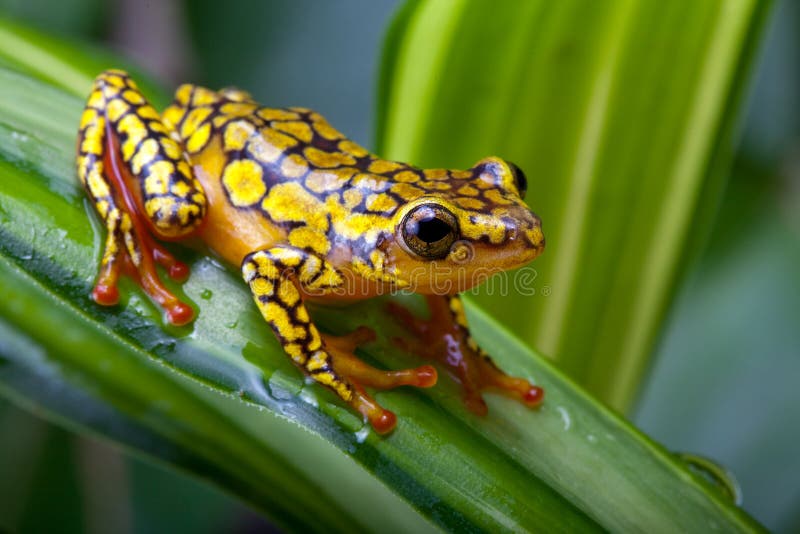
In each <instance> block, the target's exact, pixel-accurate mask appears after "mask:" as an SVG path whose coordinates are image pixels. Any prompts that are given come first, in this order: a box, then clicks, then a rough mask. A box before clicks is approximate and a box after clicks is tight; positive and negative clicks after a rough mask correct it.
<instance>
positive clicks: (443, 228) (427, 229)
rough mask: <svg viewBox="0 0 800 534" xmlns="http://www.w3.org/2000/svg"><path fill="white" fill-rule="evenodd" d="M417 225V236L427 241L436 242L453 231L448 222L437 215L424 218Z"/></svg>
mask: <svg viewBox="0 0 800 534" xmlns="http://www.w3.org/2000/svg"><path fill="white" fill-rule="evenodd" d="M417 225H418V226H417V237H418V238H420V239H421V240H423V241H424V242H426V243H435V242H437V241H439V240H440V239H444V238H445V237H447V235H448V234H449V233H450V232H452V228H450V226H449V225H448V224H447V223H446V222H444V221H442V220H441V219H437V218H436V217H428V218H427V219H422V220H421V221H419V222H418V223H417Z"/></svg>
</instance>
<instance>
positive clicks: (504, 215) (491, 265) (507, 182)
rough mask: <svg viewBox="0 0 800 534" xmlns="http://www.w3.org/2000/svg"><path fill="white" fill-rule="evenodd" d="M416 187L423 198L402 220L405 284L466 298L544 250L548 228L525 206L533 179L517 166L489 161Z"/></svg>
mask: <svg viewBox="0 0 800 534" xmlns="http://www.w3.org/2000/svg"><path fill="white" fill-rule="evenodd" d="M426 174H428V173H426ZM443 181H444V182H445V183H446V184H447V186H446V187H445V186H444V183H442V182H443ZM426 184H427V187H426ZM416 185H417V186H419V187H420V188H421V189H422V190H423V193H422V194H421V195H419V196H418V197H417V198H414V199H413V200H410V201H409V202H407V203H406V204H405V205H404V206H402V207H401V208H400V209H398V210H397V212H396V213H395V214H394V223H395V224H394V242H395V244H396V246H395V247H392V248H394V249H395V250H393V254H392V256H393V257H394V258H393V259H394V264H395V266H396V267H397V268H398V274H399V277H400V278H401V279H402V281H403V282H404V283H407V284H408V285H410V286H411V287H412V288H413V289H414V290H415V291H418V292H421V293H431V292H440V291H442V290H444V291H445V292H447V293H455V292H458V291H464V290H465V289H468V288H470V287H472V286H474V285H476V284H478V283H480V282H482V281H485V280H486V278H487V277H488V275H490V274H493V273H496V272H499V271H505V270H508V269H513V268H515V267H520V266H522V265H524V264H526V263H528V262H529V261H531V260H533V259H534V258H536V257H537V256H538V255H539V254H541V252H542V250H544V234H543V233H542V228H541V221H540V220H539V217H537V216H536V214H534V213H533V212H532V211H531V210H530V208H528V206H527V205H526V204H525V202H524V201H523V198H524V197H525V192H526V188H527V182H526V178H525V174H523V172H522V171H521V170H520V169H519V168H518V167H517V166H516V165H514V164H513V163H510V162H507V161H504V160H502V159H500V158H495V157H490V158H485V159H483V160H481V161H479V162H478V163H477V164H475V166H474V167H472V168H471V169H469V170H467V171H451V172H449V173H448V174H447V178H445V179H444V180H441V179H440V180H439V182H437V181H435V180H431V181H429V182H423V183H417V184H416Z"/></svg>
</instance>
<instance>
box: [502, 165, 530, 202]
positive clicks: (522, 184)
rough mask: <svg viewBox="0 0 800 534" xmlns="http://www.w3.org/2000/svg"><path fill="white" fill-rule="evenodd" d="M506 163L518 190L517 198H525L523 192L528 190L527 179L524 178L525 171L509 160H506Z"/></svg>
mask: <svg viewBox="0 0 800 534" xmlns="http://www.w3.org/2000/svg"><path fill="white" fill-rule="evenodd" d="M506 163H507V164H508V168H509V169H511V174H512V175H513V176H514V186H515V187H516V188H517V191H519V198H525V193H527V192H528V179H527V178H525V173H524V172H522V169H520V168H519V167H517V166H516V165H514V164H513V163H511V162H510V161H506Z"/></svg>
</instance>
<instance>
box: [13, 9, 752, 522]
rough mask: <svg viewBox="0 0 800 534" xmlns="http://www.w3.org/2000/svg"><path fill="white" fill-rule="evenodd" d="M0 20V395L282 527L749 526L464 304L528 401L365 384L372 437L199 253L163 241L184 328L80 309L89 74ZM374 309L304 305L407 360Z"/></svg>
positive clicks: (236, 280) (377, 352) (138, 297)
mask: <svg viewBox="0 0 800 534" xmlns="http://www.w3.org/2000/svg"><path fill="white" fill-rule="evenodd" d="M0 30H2V31H3V32H7V33H11V34H13V35H14V36H16V37H18V38H21V39H24V40H25V42H26V44H27V45H28V46H30V47H32V49H33V50H36V49H40V50H39V51H40V52H41V54H34V55H31V56H27V58H28V59H29V60H30V64H25V63H24V62H23V61H21V60H19V61H17V63H19V64H18V65H17V64H16V63H15V62H14V61H13V53H9V52H8V51H5V52H4V53H5V54H6V55H7V57H11V58H12V60H9V61H7V62H6V63H7V64H10V65H16V67H15V68H16V70H20V71H23V72H16V71H15V70H11V69H9V68H0V291H1V292H2V295H3V298H2V299H0V393H2V394H4V395H6V396H7V397H9V398H10V399H12V400H13V401H15V402H16V403H18V404H20V405H23V406H26V407H28V408H29V409H32V410H35V411H37V412H40V413H45V414H46V415H48V417H50V418H53V419H56V420H58V421H60V422H62V423H63V424H65V425H68V426H70V427H74V428H77V429H82V430H89V431H92V432H95V433H98V434H100V435H102V436H105V437H107V438H110V439H113V440H115V441H118V442H120V443H122V444H124V445H125V446H126V447H129V448H131V449H133V450H135V451H139V452H141V453H144V454H148V455H151V456H154V457H157V458H160V459H161V460H163V461H166V462H169V463H171V464H173V465H175V466H176V467H178V468H181V469H185V470H189V471H190V472H193V473H195V474H197V475H199V476H202V477H204V478H207V479H209V480H211V481H213V482H214V483H216V484H218V485H220V486H222V487H224V488H226V489H227V490H229V491H231V492H233V493H235V494H236V495H238V496H240V497H241V498H242V499H244V500H246V501H247V502H249V503H251V504H252V505H253V506H255V507H257V508H259V509H261V510H263V511H265V512H267V513H269V514H270V515H271V516H272V517H273V518H275V519H276V520H277V521H278V523H279V524H281V525H283V526H285V527H287V528H289V529H292V530H326V531H353V530H355V531H360V530H369V531H378V530H403V531H413V532H418V531H429V530H435V529H436V528H437V527H441V528H445V529H448V530H459V531H462V530H463V531H515V532H516V531H529V530H545V531H581V532H583V531H594V530H603V529H605V530H632V529H638V530H647V531H675V530H681V531H683V530H693V529H694V530H708V529H712V530H713V529H718V530H721V531H726V532H751V531H758V530H760V527H759V525H758V524H756V523H755V522H754V521H753V520H752V519H751V518H749V517H748V516H747V515H746V514H744V513H743V512H742V511H741V510H739V509H738V508H736V507H734V506H732V505H731V504H730V503H729V502H728V501H727V500H726V499H725V498H724V497H723V496H722V495H721V494H720V493H718V492H716V490H714V489H713V488H710V487H709V486H708V485H707V484H706V483H705V482H704V481H703V480H702V478H701V477H699V476H697V475H695V474H693V473H691V472H690V471H689V470H688V469H686V468H685V466H683V465H682V464H681V463H680V462H679V461H678V460H677V459H676V458H675V457H674V456H673V455H671V454H670V453H669V452H667V451H665V450H663V449H662V448H661V447H659V446H658V445H657V444H655V443H653V442H652V441H650V440H649V439H647V438H646V437H645V436H643V435H641V434H640V433H638V432H637V431H636V430H635V429H633V428H631V427H630V426H629V425H628V424H626V423H625V422H624V421H623V420H621V419H620V418H619V417H618V416H616V415H615V414H614V413H612V412H610V411H609V410H607V409H606V408H604V407H603V405H601V404H598V403H597V402H595V401H594V400H592V399H591V398H590V397H588V396H587V395H586V394H585V393H583V392H582V391H581V390H580V389H579V388H577V387H576V386H575V385H574V384H572V383H571V382H570V381H569V380H568V379H566V378H565V377H564V376H563V375H561V374H560V373H559V372H558V371H556V370H555V369H554V368H553V367H552V366H551V365H549V364H548V363H547V362H545V361H544V360H543V359H542V358H541V357H539V356H537V355H536V354H534V353H532V352H531V351H530V349H527V348H525V346H523V345H522V344H520V343H519V342H518V341H516V340H515V339H514V338H513V337H512V336H510V335H509V334H508V333H507V332H506V331H505V330H504V329H503V328H502V327H501V326H500V325H499V324H497V323H496V322H495V321H493V320H492V319H491V318H489V317H488V316H487V315H486V314H484V313H482V312H480V311H479V310H477V309H471V310H470V313H471V319H472V324H473V330H474V332H475V335H476V337H477V338H478V339H479V341H481V342H482V344H483V345H484V346H485V347H486V348H487V349H488V350H490V351H491V352H492V354H494V355H495V356H496V358H497V360H498V362H499V363H500V364H501V365H502V366H503V367H504V368H505V369H507V370H508V371H510V372H512V373H515V374H519V375H522V376H526V377H528V378H530V379H531V380H534V381H535V382H536V383H539V384H542V385H543V386H544V387H545V388H546V390H547V401H546V404H545V406H544V407H543V408H542V409H540V410H538V411H532V410H527V409H525V408H524V407H522V406H520V405H519V404H517V403H515V402H512V401H509V400H507V399H504V398H498V397H494V396H489V398H488V401H489V404H490V409H491V414H490V415H489V416H488V417H484V418H481V417H477V416H474V415H472V414H470V413H469V412H467V411H466V410H465V409H464V407H463V405H462V403H461V401H460V399H459V395H458V390H457V388H456V387H455V385H454V384H453V383H452V382H450V381H448V380H447V379H446V377H443V378H442V379H441V380H440V384H439V385H438V386H437V387H436V388H434V389H431V390H425V391H414V390H398V391H392V392H385V393H380V394H378V398H379V400H380V401H381V402H382V403H383V404H384V405H386V406H387V407H388V408H390V409H392V410H394V411H395V412H396V413H397V414H398V417H399V419H400V421H399V425H398V428H397V430H396V431H395V432H394V433H393V434H391V435H390V436H387V437H379V436H377V435H375V434H374V433H372V432H370V430H369V428H368V427H365V426H364V425H363V423H362V422H361V420H360V419H359V418H357V417H356V416H354V415H353V414H352V413H351V412H350V411H349V410H347V409H346V408H344V407H343V406H342V405H341V404H340V403H339V402H338V401H337V400H336V399H335V398H334V396H333V395H332V394H330V393H329V392H327V391H326V390H324V389H322V388H320V387H318V386H316V385H314V384H307V383H306V382H305V381H304V379H303V377H302V376H301V375H300V373H299V372H298V371H297V370H296V369H294V368H293V367H292V366H291V365H290V363H289V361H288V359H287V357H286V356H285V355H284V354H283V352H282V350H281V348H280V347H279V345H278V344H277V342H276V341H275V340H274V338H273V336H272V335H271V333H270V332H269V331H268V329H267V328H266V327H265V325H264V323H263V320H262V319H261V318H260V316H259V314H258V312H257V311H256V309H255V307H254V305H253V304H252V301H251V298H250V296H249V295H248V292H247V290H246V287H245V285H244V284H243V283H242V281H241V279H240V276H239V275H238V274H237V273H236V272H235V270H227V269H226V268H224V267H222V266H220V265H219V264H218V263H217V262H216V261H214V260H212V259H210V258H208V257H206V256H203V255H201V254H197V253H190V252H188V251H186V250H184V249H181V248H180V247H176V248H175V250H176V251H178V252H179V253H180V254H182V255H183V256H184V259H185V260H186V261H188V262H189V263H190V264H191V266H192V276H191V278H190V279H189V281H188V282H187V283H186V284H185V285H184V286H183V287H182V288H179V289H177V291H179V292H181V294H183V295H184V296H185V297H186V298H187V299H189V300H190V301H191V302H193V303H194V304H195V305H196V306H197V308H198V310H199V315H198V319H197V320H196V321H195V322H194V323H193V324H192V325H189V326H186V327H182V328H173V327H167V326H165V325H164V324H163V322H162V318H161V315H160V312H159V310H157V309H156V308H154V307H153V306H152V305H151V303H150V302H149V301H147V300H146V299H145V298H144V297H143V296H142V294H141V292H140V291H138V290H137V289H136V288H134V287H132V286H131V285H130V284H128V285H126V286H125V287H123V292H122V293H123V298H122V304H121V305H120V306H118V307H114V308H101V307H99V306H97V305H95V304H94V303H93V302H92V301H91V299H90V298H89V291H90V288H91V284H92V281H93V278H94V274H95V268H96V262H97V260H98V256H99V254H100V245H101V239H102V232H101V231H100V228H99V227H98V226H97V224H96V219H95V218H94V217H93V213H92V210H91V207H90V206H88V204H87V203H86V202H85V201H84V199H83V194H82V191H81V190H80V188H79V186H78V184H77V180H76V178H75V175H74V169H73V150H74V142H75V128H76V124H77V121H78V117H79V115H80V111H81V108H82V98H83V94H84V93H86V92H87V91H88V87H89V85H90V82H91V76H92V75H93V73H92V72H86V71H83V70H81V69H80V68H79V67H76V69H77V71H78V72H80V73H81V76H82V78H81V77H76V78H75V79H74V82H70V83H66V82H61V83H59V84H58V86H55V85H53V84H52V83H50V82H49V81H48V80H47V79H46V77H41V76H37V77H31V76H30V75H29V74H25V73H46V72H47V71H48V68H47V65H48V62H50V61H51V60H52V57H53V56H56V57H57V53H56V51H54V50H52V49H51V48H49V45H48V44H47V43H43V42H40V41H38V40H37V39H36V38H35V36H32V35H30V34H25V35H22V34H20V33H16V32H15V31H14V30H13V29H12V28H10V27H8V26H3V25H0ZM48 56H49V57H48ZM31 58H32V59H31ZM39 61H42V62H39ZM77 61H78V58H76V62H77ZM76 64H77V63H76ZM64 65H71V63H65V64H64ZM155 96H156V97H157V98H158V99H160V100H163V98H164V95H163V94H157V95H155ZM409 304H411V305H416V304H418V303H417V302H416V301H415V300H414V299H411V302H409ZM385 309H386V301H385V300H376V301H370V302H366V303H363V304H359V305H356V306H353V307H350V308H349V309H348V311H347V313H342V312H341V311H340V310H329V309H318V310H315V317H317V318H318V319H319V322H320V324H321V325H322V327H323V328H325V329H327V330H330V331H334V332H345V331H348V330H351V329H353V328H354V327H356V326H357V325H361V324H365V325H367V326H370V327H373V328H375V329H376V330H377V331H378V334H379V339H380V341H379V342H376V343H374V344H370V345H368V346H366V347H365V349H364V350H363V351H360V354H361V355H362V356H363V357H364V358H365V359H367V360H369V361H372V362H375V363H377V364H378V365H385V366H387V367H399V366H402V365H408V364H409V363H410V362H412V361H413V360H411V359H410V358H409V357H408V356H406V355H404V354H402V353H401V352H400V351H398V350H397V349H395V348H394V347H393V346H392V344H391V343H389V342H388V341H387V340H388V339H390V338H391V337H393V336H397V335H401V330H399V329H398V328H397V327H396V326H395V325H394V322H393V321H392V319H391V317H389V316H388V315H387V313H386V311H385Z"/></svg>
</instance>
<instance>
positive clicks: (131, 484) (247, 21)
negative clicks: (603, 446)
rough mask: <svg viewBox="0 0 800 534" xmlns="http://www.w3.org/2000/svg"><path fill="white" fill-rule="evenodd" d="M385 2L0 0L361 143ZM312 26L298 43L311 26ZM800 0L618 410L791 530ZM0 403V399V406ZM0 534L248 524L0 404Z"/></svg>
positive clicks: (787, 15)
mask: <svg viewBox="0 0 800 534" xmlns="http://www.w3.org/2000/svg"><path fill="white" fill-rule="evenodd" d="M398 3H399V2H396V1H391V0H380V1H376V0H372V1H367V0H338V1H337V2H321V1H313V0H302V1H298V0H295V1H293V2H285V1H284V2H280V1H270V2H264V1H258V0H239V1H235V2H228V3H226V4H225V6H222V5H221V4H220V3H219V2H212V1H211V0H197V1H191V2H178V1H175V0H169V1H163V0H162V1H159V2H145V1H139V0H116V1H113V2H104V1H101V0H61V1H58V0H0V14H2V15H4V16H9V17H12V18H15V19H19V20H23V21H25V22H27V23H29V24H31V25H32V26H35V27H38V28H40V29H43V30H45V31H48V32H50V33H53V34H56V35H59V36H67V37H70V38H74V39H76V40H80V41H83V42H86V41H89V42H94V43H96V44H97V46H99V47H107V48H111V49H113V50H115V51H117V52H119V53H122V54H124V55H127V56H128V57H130V58H132V59H133V60H134V61H135V62H138V63H139V64H140V65H141V66H142V67H143V68H144V69H146V70H148V71H150V72H152V73H153V74H154V75H155V76H156V77H157V78H158V79H160V80H161V81H162V82H163V83H164V85H165V86H171V85H176V84H178V83H180V82H183V81H192V82H197V83H202V84H206V85H209V86H211V87H221V86H226V85H237V86H240V87H243V88H246V89H248V90H250V91H251V92H252V93H253V95H254V96H255V97H256V98H257V99H258V100H260V101H262V102H264V103H267V104H269V105H273V106H288V105H302V106H308V107H311V108H314V109H316V110H318V111H320V112H321V113H323V115H325V116H326V117H327V118H328V119H329V120H330V121H331V122H332V123H333V124H334V125H336V127H337V128H339V129H340V130H342V131H344V132H346V133H347V134H348V135H350V136H351V137H352V138H354V139H355V140H356V141H358V142H360V143H362V144H364V145H366V146H367V147H371V146H373V142H372V126H373V117H374V105H373V101H374V92H375V82H376V73H377V65H378V61H379V53H380V45H381V39H382V36H383V33H384V30H385V27H386V24H387V23H388V21H389V19H390V17H391V14H392V13H393V11H394V9H395V8H396V7H397V5H398ZM309 35H313V36H314V39H310V38H309ZM798 273H800V5H798V3H796V2H792V1H791V0H785V1H782V2H779V3H778V5H777V6H776V9H775V10H774V12H773V15H772V17H771V19H770V21H769V24H768V27H767V30H766V35H765V41H764V45H763V47H762V50H761V53H760V54H759V58H758V60H757V62H756V68H755V75H754V81H753V84H752V90H751V91H750V98H749V99H748V102H747V111H746V113H745V114H744V120H743V122H742V135H741V145H740V148H739V150H738V152H737V156H736V161H735V165H734V168H733V171H732V175H731V178H730V183H729V186H728V191H727V194H726V196H725V199H724V201H723V203H722V205H721V206H720V212H719V214H718V218H717V223H716V226H715V230H714V232H713V235H712V238H711V241H710V243H709V246H708V249H707V250H706V252H705V253H704V254H703V256H702V257H701V259H700V260H699V261H698V263H697V264H696V265H693V266H692V267H691V270H690V274H689V275H688V276H687V278H686V280H685V281H684V283H683V286H682V289H681V291H680V295H679V297H678V299H677V300H676V302H675V305H674V306H673V309H672V311H671V313H670V316H669V318H668V321H667V324H666V326H665V330H664V334H663V337H662V340H661V342H660V344H659V348H658V355H657V357H656V360H655V362H656V363H655V365H654V366H653V369H652V370H651V374H650V379H649V381H648V383H647V384H646V386H645V388H644V389H643V394H642V397H641V399H640V402H639V404H638V407H637V410H636V412H635V414H634V418H633V419H634V422H635V423H636V424H637V425H638V426H640V427H641V428H642V429H643V430H644V431H645V432H647V433H648V434H649V435H651V436H652V437H653V438H654V439H656V440H657V441H659V442H661V443H663V444H664V445H665V446H666V447H667V448H669V449H671V450H675V451H688V452H692V453H696V454H701V455H704V456H707V457H709V458H712V459H714V460H716V461H718V462H720V463H721V464H723V465H725V466H726V467H728V468H730V469H731V470H732V471H733V472H734V473H735V475H736V477H737V479H738V480H739V482H740V484H741V486H742V490H743V493H744V507H745V509H747V510H748V512H750V513H751V514H753V515H754V517H756V518H757V519H758V520H760V521H761V522H762V523H764V524H765V525H766V526H767V527H768V528H770V529H772V530H775V531H781V532H797V531H800V455H798V454H797V452H796V451H797V443H798V441H800V389H798V387H797V386H796V385H795V384H796V383H797V382H798V380H799V379H800V328H798V325H800V277H799V276H798ZM0 402H4V401H0ZM0 436H2V439H0V531H2V530H3V529H4V528H5V529H11V530H17V529H19V530H20V531H27V532H36V531H52V530H54V529H55V530H58V531H61V532H83V531H86V532H107V531H114V532H123V533H124V532H153V531H171V532H219V531H226V532H258V531H264V530H266V529H268V528H269V526H268V525H267V523H265V522H264V521H263V520H262V519H260V518H259V517H258V516H256V515H255V514H253V513H252V512H249V511H248V510H247V509H245V508H244V507H243V506H241V505H240V504H238V503H237V502H236V501H235V500H233V499H231V498H229V497H228V496H226V495H224V494H222V493H220V492H218V491H217V490H215V489H213V488H211V487H209V486H207V485H205V484H203V483H201V482H198V481H196V480H194V479H192V478H190V477H186V476H181V475H179V474H175V473H173V472H172V471H168V470H166V469H165V468H162V467H160V466H158V465H153V464H150V463H147V462H145V461H142V460H140V459H138V458H136V457H134V456H131V455H128V454H126V453H125V452H121V451H119V450H117V449H115V448H112V447H110V446H108V445H106V444H104V443H102V442H99V441H94V440H92V439H90V438H86V437H81V436H75V435H73V434H70V433H68V432H66V431H64V430H61V429H60V428H58V427H56V426H53V425H50V424H48V423H45V422H43V421H42V420H40V419H38V418H36V417H35V416H32V415H30V414H28V413H27V412H23V411H21V410H20V409H18V408H16V407H12V406H10V405H8V404H5V403H4V404H0Z"/></svg>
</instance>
